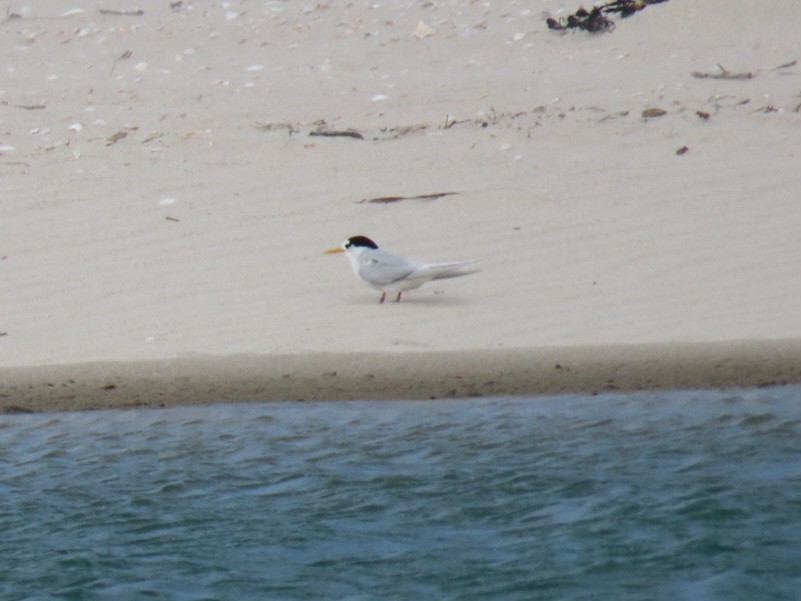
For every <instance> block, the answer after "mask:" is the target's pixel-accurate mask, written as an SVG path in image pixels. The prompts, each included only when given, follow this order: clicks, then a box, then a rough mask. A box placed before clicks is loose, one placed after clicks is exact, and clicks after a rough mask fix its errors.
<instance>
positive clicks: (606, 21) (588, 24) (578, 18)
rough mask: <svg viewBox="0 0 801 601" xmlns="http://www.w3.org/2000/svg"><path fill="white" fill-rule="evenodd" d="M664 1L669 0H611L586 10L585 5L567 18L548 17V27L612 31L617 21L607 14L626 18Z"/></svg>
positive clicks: (595, 31)
mask: <svg viewBox="0 0 801 601" xmlns="http://www.w3.org/2000/svg"><path fill="white" fill-rule="evenodd" d="M662 2H667V0H610V1H609V2H606V3H604V4H601V5H599V6H595V7H593V8H592V10H586V9H585V8H583V7H582V8H579V9H578V10H577V11H576V12H575V13H573V14H572V15H568V17H567V18H566V19H558V20H557V19H553V18H548V19H547V20H546V23H547V24H548V29H553V30H556V31H560V30H565V29H581V30H582V31H589V32H590V33H599V32H603V31H612V30H613V29H614V28H615V23H614V21H612V20H611V19H610V18H609V17H607V15H612V14H616V13H619V14H620V16H621V17H623V18H624V19H625V18H626V17H630V16H631V15H633V14H634V13H636V12H637V11H640V10H642V9H644V8H645V7H646V6H649V5H651V4H661V3H662Z"/></svg>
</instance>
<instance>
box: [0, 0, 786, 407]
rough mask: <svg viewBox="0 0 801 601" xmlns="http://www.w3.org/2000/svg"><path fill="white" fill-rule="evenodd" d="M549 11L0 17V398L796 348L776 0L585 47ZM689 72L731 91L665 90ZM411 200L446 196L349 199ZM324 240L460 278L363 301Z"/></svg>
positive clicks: (597, 39) (243, 9)
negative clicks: (557, 352) (467, 262)
mask: <svg viewBox="0 0 801 601" xmlns="http://www.w3.org/2000/svg"><path fill="white" fill-rule="evenodd" d="M140 7H141V8H142V9H143V14H142V15H138V16H128V15H114V14H102V13H100V12H99V9H114V10H132V9H136V8H140ZM560 8H564V9H566V11H567V12H570V11H573V10H575V9H576V8H578V3H573V2H551V1H547V0H542V1H540V2H531V1H526V2H508V1H506V2H490V3H469V2H463V1H454V2H448V3H423V4H413V5H411V6H409V5H408V4H407V3H406V2H400V1H396V0H392V1H389V2H357V3H349V2H342V3H339V2H336V1H334V2H325V3H320V4H317V5H316V6H315V5H314V4H313V3H299V2H294V1H289V2H263V1H256V2H254V1H246V0H242V1H239V2H237V1H232V2H226V3H224V4H220V3H214V4H209V3H206V2H200V1H195V2H190V1H187V0H184V2H183V3H182V5H181V6H180V7H179V9H178V10H175V11H173V10H171V9H170V6H169V3H167V2H158V3H156V2H150V3H144V4H142V5H135V4H129V3H128V2H122V1H111V0H109V1H107V2H99V1H85V0H77V1H76V2H73V3H70V4H65V3H63V2H61V1H57V0H47V1H44V0H42V1H39V2H36V3H30V4H29V5H27V8H24V7H22V6H12V7H11V9H10V11H11V13H18V14H20V15H21V17H22V18H12V19H8V20H7V21H6V22H4V23H3V24H2V25H0V27H2V30H3V35H2V37H0V40H2V44H3V47H2V54H1V56H2V57H3V59H2V64H0V73H2V79H0V102H2V106H0V125H1V126H2V127H0V177H2V180H3V184H4V187H3V202H2V203H1V204H0V258H2V260H0V332H3V333H5V335H4V336H0V386H4V385H3V384H2V382H3V378H4V377H5V378H6V380H7V382H10V381H11V380H13V379H14V378H15V377H16V376H14V377H13V378H12V377H11V375H10V374H12V373H17V372H13V370H12V371H9V370H8V369H6V368H12V367H16V366H29V367H31V368H32V369H34V372H35V374H37V376H36V377H37V378H39V381H41V382H47V381H48V380H49V379H52V377H51V376H52V374H54V373H56V371H57V370H56V371H54V368H52V367H50V366H54V365H61V364H67V365H69V364H74V365H76V367H75V368H74V369H73V371H74V373H76V374H78V378H79V379H80V374H81V373H84V372H85V373H89V372H88V371H86V370H89V371H91V369H90V366H91V364H92V363H94V362H98V361H100V362H131V361H146V362H152V361H156V362H158V361H162V360H169V359H173V358H183V359H182V360H191V358H192V357H195V356H197V357H208V356H211V357H212V358H218V359H219V360H220V361H222V362H223V363H225V362H226V361H228V363H230V360H227V359H226V358H230V357H233V356H235V355H240V354H247V355H251V356H255V357H261V358H262V359H261V360H265V358H269V357H270V356H273V355H281V356H292V357H295V365H296V366H297V369H301V367H300V366H301V364H302V363H303V362H304V357H307V358H309V361H312V359H313V358H314V359H313V360H314V361H318V360H319V359H320V357H328V358H331V357H334V358H335V357H337V356H339V357H344V355H338V353H353V352H356V353H364V352H381V353H393V355H392V356H393V357H397V358H398V360H399V361H404V360H406V361H412V363H411V364H413V361H414V356H416V354H418V353H429V355H427V356H429V357H444V356H446V355H445V354H447V352H452V351H471V352H478V353H484V354H483V355H482V356H484V357H489V356H491V354H492V353H491V352H492V351H495V350H497V349H518V350H521V351H523V352H530V353H542V352H546V353H547V352H548V350H549V349H559V348H571V347H591V348H593V349H596V350H595V352H596V354H597V355H598V356H599V358H602V357H603V355H604V353H605V351H604V349H605V348H611V347H606V346H605V345H620V344H623V345H640V344H646V345H649V346H648V348H649V349H651V351H653V352H655V351H654V349H658V348H664V349H675V348H684V347H680V346H679V347H677V346H676V345H686V344H690V343H705V344H706V343H722V342H726V341H734V343H735V345H737V346H738V348H739V345H741V344H742V343H743V342H748V341H785V342H784V343H781V344H779V343H776V344H777V346H775V348H776V349H780V350H781V352H785V351H787V349H788V348H789V349H797V348H798V346H797V345H795V343H794V341H798V340H801V310H799V309H798V299H799V297H801V277H799V258H801V235H799V232H801V135H799V132H801V112H799V106H801V62H799V63H796V64H793V65H791V66H786V67H783V68H777V67H779V66H781V65H786V64H787V63H791V62H793V61H796V60H798V61H801V36H799V35H798V24H799V23H801V3H799V2H798V1H797V0H777V1H774V2H770V3H754V2H750V1H748V0H706V1H704V2H686V1H683V0H670V1H669V2H667V3H665V4H660V5H655V6H651V7H648V8H647V9H646V10H644V11H642V12H641V13H638V14H636V15H634V16H633V17H631V18H629V19H626V20H622V21H618V25H617V28H616V29H615V31H614V32H612V33H609V34H601V35H590V34H587V33H583V32H576V33H573V32H571V33H568V34H566V35H560V34H559V33H555V32H551V31H548V30H547V28H546V26H545V22H544V18H543V15H542V11H550V12H551V13H552V14H557V11H559V9H560ZM71 9H80V10H81V11H82V12H77V11H74V10H71ZM9 14H10V13H9ZM562 14H566V12H565V13H562ZM420 21H423V22H424V23H426V24H427V25H428V26H429V27H430V28H431V29H433V30H435V33H434V34H433V35H430V36H428V37H425V38H423V39H418V38H417V37H415V36H414V35H413V33H414V31H415V28H416V27H417V25H418V22H420ZM718 63H719V64H721V65H723V66H724V67H725V68H726V69H727V70H728V71H730V72H731V73H742V72H750V73H752V74H753V77H751V78H750V79H739V80H721V79H712V78H707V79H701V78H697V77H693V76H692V73H693V72H705V73H716V72H718V67H717V66H716V65H717V64H718ZM39 106H41V107H43V108H31V107H39ZM648 108H661V109H663V110H665V111H667V114H665V115H664V116H662V117H659V118H653V119H643V118H642V117H641V114H642V111H643V110H645V109H648ZM697 111H702V112H704V113H708V114H709V118H708V119H702V118H701V117H699V116H698V115H697V113H696V112H697ZM321 120H324V121H325V123H326V124H327V125H328V127H329V128H330V129H350V128H352V129H354V130H357V131H359V132H361V133H362V134H363V135H364V138H365V139H363V140H356V139H352V138H339V137H337V138H323V137H309V136H308V133H309V132H310V131H312V130H315V129H317V128H318V127H319V122H320V121H321ZM290 130H291V132H292V134H291V135H290ZM119 132H123V133H125V134H127V135H126V136H125V137H121V136H120V135H117V136H115V134H118V133H119ZM115 138H119V139H116V141H113V140H114V139H115ZM684 146H686V147H687V148H688V151H687V152H686V153H685V154H683V155H677V154H676V151H677V150H678V149H679V148H681V147H684ZM434 192H459V194H458V195H453V196H447V197H443V198H440V199H438V200H432V201H422V200H404V201H399V202H396V203H391V204H373V203H367V202H360V201H362V200H364V199H369V198H373V197H379V196H396V195H402V196H413V195H417V194H427V193H434ZM353 234H365V235H369V236H371V237H372V238H373V239H375V240H376V241H377V242H378V243H379V244H382V245H383V246H385V247H386V248H388V249H390V250H394V251H398V252H401V253H403V254H407V255H410V256H413V257H415V258H420V259H423V260H432V261H435V260H457V259H479V260H480V261H481V263H482V267H483V271H482V272H481V273H480V274H477V275H472V276H470V277H466V278H461V279H458V280H451V281H443V282H438V283H433V284H429V285H427V286H425V287H423V288H422V289H420V290H418V291H414V292H410V293H408V295H407V296H406V297H405V299H404V301H403V302H401V303H399V304H395V303H387V304H385V305H378V304H377V299H378V293H377V292H376V291H374V290H372V289H370V288H368V287H366V286H365V285H364V284H363V283H362V282H360V281H359V280H357V279H356V278H355V277H354V276H353V274H352V272H351V271H350V267H349V265H348V264H347V261H346V260H344V259H343V258H342V257H329V256H324V255H322V254H321V251H322V250H323V249H325V248H327V247H330V246H332V245H335V244H338V243H340V242H341V241H342V240H343V239H344V238H346V237H347V236H350V235H353ZM787 343H789V346H787ZM660 345H662V346H660ZM760 345H762V343H761V342H760ZM782 345H784V346H782ZM760 348H762V346H760ZM665 352H668V351H667V350H666V351H665ZM793 352H794V351H793ZM537 356H540V355H537ZM756 356H759V354H758V353H757V355H756ZM793 356H794V357H796V358H797V359H801V355H799V354H797V355H793ZM315 357H316V358H315ZM404 358H405V359H404ZM212 360H213V359H212ZM330 360H331V361H334V360H335V359H330ZM544 360H545V361H546V362H548V363H550V361H547V358H546V359H544ZM198 361H201V360H200V359H199V360H198ZM201 362H202V361H201ZM323 363H325V360H324V361H323ZM78 364H80V365H82V366H83V367H77V365H78ZM411 364H410V365H411ZM315 365H317V363H315ZM59 369H60V368H59ZM82 370H83V371H82ZM290 371H291V370H290ZM790 371H791V373H790V374H786V375H787V377H788V378H789V379H790V380H795V379H801V374H799V375H797V376H796V377H795V378H794V377H793V376H792V370H790ZM59 373H60V372H59ZM9 378H10V379H9ZM779 379H781V378H779ZM731 383H737V382H736V381H735V380H734V379H732V380H731ZM718 384H725V382H722V383H721V382H718V383H716V385H718ZM5 388H6V390H4V391H3V392H0V394H5V395H6V397H5V401H4V402H5V404H13V403H14V402H16V401H15V399H16V397H15V396H14V394H12V393H11V392H9V389H10V384H7V385H5ZM565 389H569V387H566V388H565ZM510 390H511V389H510ZM532 390H533V389H532ZM290 392H291V391H290ZM474 392H475V393H476V394H481V393H486V392H498V390H495V389H492V390H490V389H489V388H487V389H486V390H484V389H476V390H474ZM500 392H503V390H501V391H500ZM228 396H229V395H225V394H222V392H221V393H220V398H223V397H226V398H227V397H228ZM251 396H252V395H251ZM267 396H269V395H267ZM286 396H287V397H288V398H301V397H304V396H305V395H304V394H302V391H301V392H300V393H298V394H290V393H287V395H286ZM401 396H404V395H402V394H401ZM249 398H250V397H249ZM166 402H169V399H167V401H166ZM0 404H3V403H0ZM66 406H67V407H69V406H70V405H69V404H67V405H66Z"/></svg>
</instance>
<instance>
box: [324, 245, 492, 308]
mask: <svg viewBox="0 0 801 601" xmlns="http://www.w3.org/2000/svg"><path fill="white" fill-rule="evenodd" d="M334 253H345V255H346V256H347V257H348V259H350V264H351V266H352V267H353V271H355V272H356V275H358V276H359V277H360V278H362V279H363V280H364V281H365V282H367V283H368V284H369V285H370V286H372V287H373V288H376V289H377V290H380V291H381V298H380V299H379V301H378V302H379V303H383V302H384V301H385V300H386V298H387V294H396V295H397V296H396V297H395V302H399V301H400V299H401V294H403V293H404V292H406V291H407V290H414V289H415V288H419V287H420V286H422V285H423V284H425V283H426V282H428V281H430V280H442V279H446V278H456V277H460V276H463V275H469V274H471V273H475V272H476V271H478V270H477V269H471V270H465V268H467V267H470V266H472V265H475V261H453V262H450V263H422V262H420V261H414V260H412V259H407V258H406V257H402V256H400V255H396V254H393V253H391V252H387V251H385V250H382V249H380V248H378V245H377V244H376V243H375V242H373V241H372V240H370V238H368V237H366V236H352V237H351V238H348V239H347V240H345V241H344V242H343V243H342V244H341V245H340V246H336V247H334V248H329V249H328V250H327V251H325V254H329V255H330V254H334Z"/></svg>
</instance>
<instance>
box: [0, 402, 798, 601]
mask: <svg viewBox="0 0 801 601" xmlns="http://www.w3.org/2000/svg"><path fill="white" fill-rule="evenodd" d="M0 533H2V536H1V537H0V599H3V600H4V601H17V600H20V601H21V600H25V601H33V600H52V599H70V600H101V599H102V600H106V599H108V600H114V601H120V600H126V599H131V600H134V599H135V600H142V599H159V600H173V599H175V600H213V599H219V600H229V599H230V600H235V601H238V600H250V599H254V600H255V599H259V600H284V599H286V600H297V599H309V600H312V599H314V600H326V599H335V600H345V599H347V600H368V599H382V600H384V599H390V600H395V599H397V600H482V601H483V600H487V599H493V600H496V599H498V600H518V599H519V600H538V599H554V600H556V599H558V600H560V601H563V600H588V599H599V600H600V599H604V600H615V601H618V600H627V599H632V600H633V599H637V600H640V599H642V600H646V599H648V600H650V599H670V600H681V599H687V600H690V599H692V600H704V599H720V600H726V601H731V600H737V599H743V600H746V599H747V600H749V601H754V600H759V599H770V600H774V599H793V600H797V599H801V388H799V387H787V388H776V389H766V390H749V391H737V392H675V393H659V394H654V393H643V394H629V395H600V396H597V397H584V396H555V397H542V398H533V399H519V398H495V399H477V400H470V401H435V402H380V403H358V402H347V403H341V402H332V403H316V404H311V403H309V404H253V405H219V406H208V407H188V408H176V409H165V410H133V411H98V412H90V413H72V414H40V415H14V416H0Z"/></svg>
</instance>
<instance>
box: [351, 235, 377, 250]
mask: <svg viewBox="0 0 801 601" xmlns="http://www.w3.org/2000/svg"><path fill="white" fill-rule="evenodd" d="M351 246H361V247H364V248H378V244H376V243H375V242H373V241H372V240H370V238H368V237H367V236H352V237H350V238H348V239H347V240H346V241H345V248H350V247H351Z"/></svg>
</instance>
